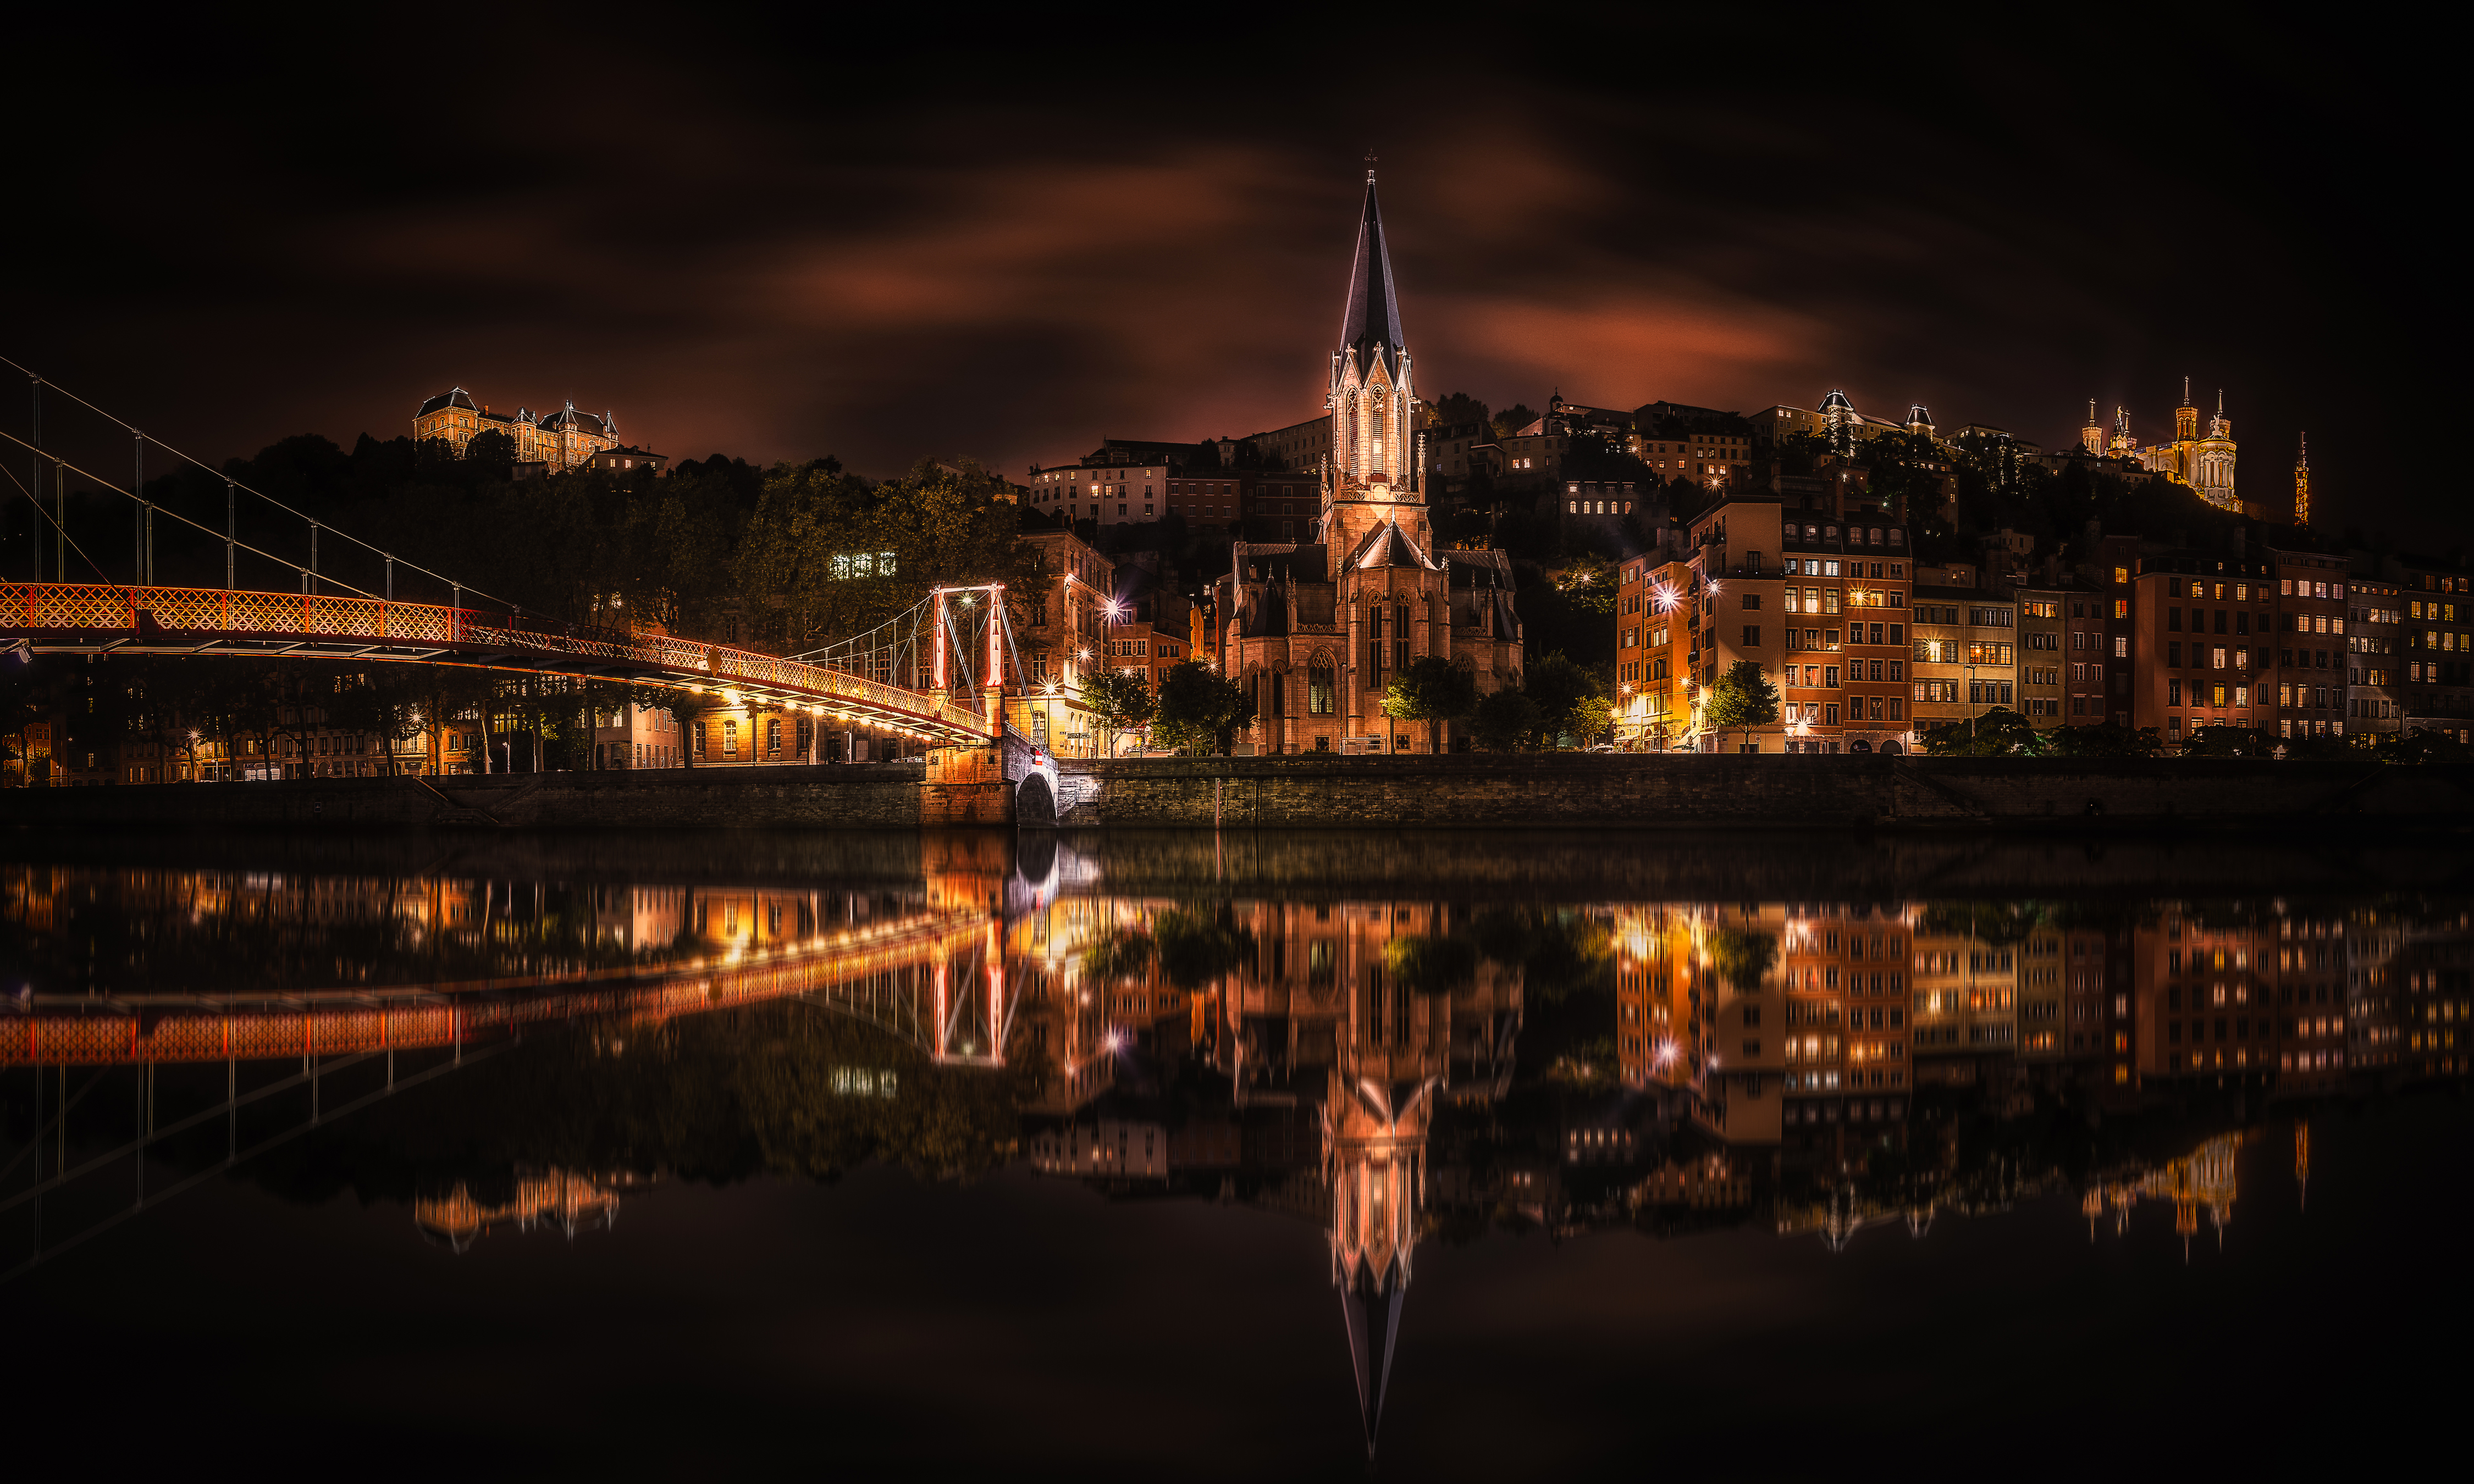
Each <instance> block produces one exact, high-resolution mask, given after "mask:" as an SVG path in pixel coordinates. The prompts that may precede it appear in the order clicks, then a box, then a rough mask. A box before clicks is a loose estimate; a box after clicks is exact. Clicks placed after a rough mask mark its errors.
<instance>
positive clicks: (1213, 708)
mask: <svg viewBox="0 0 2474 1484" xmlns="http://www.w3.org/2000/svg"><path fill="white" fill-rule="evenodd" d="M1253 721H1254V698H1253V697H1252V696H1250V695H1249V694H1248V693H1247V690H1246V687H1245V686H1243V685H1239V684H1236V683H1235V682H1231V681H1228V680H1225V679H1224V678H1222V676H1221V675H1220V673H1219V672H1218V671H1216V670H1214V669H1212V668H1211V667H1210V666H1209V665H1206V664H1204V663H1202V662H1201V660H1196V659H1189V660H1186V661H1185V662H1184V663H1183V664H1180V665H1178V666H1177V667H1176V668H1175V669H1173V670H1171V671H1169V672H1168V678H1167V679H1166V680H1164V681H1162V682H1160V692H1159V717H1158V720H1157V721H1155V722H1154V723H1153V724H1152V737H1153V738H1154V739H1156V740H1157V741H1159V742H1161V743H1163V744H1165V745H1166V746H1169V747H1173V748H1176V750H1177V751H1179V752H1182V753H1217V754H1226V753H1227V751H1228V749H1229V746H1230V744H1231V743H1232V742H1233V741H1234V740H1235V738H1236V735H1237V733H1238V732H1239V731H1241V730H1244V729H1245V728H1247V727H1249V726H1250V725H1252V724H1253Z"/></svg>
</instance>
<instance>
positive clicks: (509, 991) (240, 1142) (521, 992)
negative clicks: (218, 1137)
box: [0, 907, 1015, 1279]
mask: <svg viewBox="0 0 2474 1484" xmlns="http://www.w3.org/2000/svg"><path fill="white" fill-rule="evenodd" d="M782 1001H796V1002H799V1003H803V1004H810V1005H816V1006H820V1007H823V1008H826V1009H830V1010H834V1011H837V1012H839V1013H841V1014H844V1015H848V1016H851V1017H856V1018H859V1019H861V1020H864V1021H867V1022H869V1023H871V1024H873V1025H876V1026H877V1027H879V1028H880V1029H883V1030H885V1031H887V1032H890V1033H892V1034H894V1035H897V1036H900V1037H902V1038H903V1039H905V1040H907V1041H910V1042H911V1043H912V1044H914V1045H916V1046H918V1047H919V1048H920V1049H921V1050H922V1051H924V1052H926V1053H927V1054H928V1056H929V1058H930V1059H931V1060H932V1061H934V1062H935V1063H937V1064H939V1065H960V1066H980V1067H995V1066H1002V1065H1005V1064H1006V1057H1007V1049H1008V1047H1009V1045H1010V1043H1011V1040H1012V1036H1013V1032H1014V1021H1015V1006H1014V1003H1013V999H1012V997H1011V996H1009V995H1008V993H1007V982H1006V974H1005V962H1004V957H1003V941H1002V928H1001V925H1000V923H999V922H998V920H997V919H996V918H995V917H994V916H993V915H991V914H989V913H987V912H986V911H984V910H982V909H979V908H977V907H971V908H964V909H958V910H942V911H930V912H925V913H921V914H919V915H917V916H914V917H910V918H906V919H901V920H896V921H893V922H885V923H881V924H872V925H867V926H858V927H853V928H849V929H846V930H842V931H837V932H832V933H818V934H815V935H813V936H811V937H807V938H802V939H777V940H773V941H772V942H771V943H770V944H769V945H746V946H740V947H736V948H733V949H731V950H729V951H727V952H724V953H721V954H718V955H716V956H714V957H710V958H703V959H697V960H693V961H688V962H682V963H676V964H672V965H668V966H664V967H661V968H656V969H644V968H640V967H632V966H631V967H628V968H622V969H603V970H594V971H589V972H584V973H578V974H574V975H543V976H539V977H537V978H532V979H526V980H497V981H487V982H486V987H485V986H484V985H462V986H440V985H426V986H410V987H406V988H402V989H396V990H369V989H352V990H327V991H310V992H303V993H291V994H281V995H267V994H262V993H261V994H259V995H255V996H242V995H216V996H206V995H175V994H133V995H126V994H125V995H114V996H112V997H111V998H109V999H108V1000H103V1001H100V1002H98V1001H97V1000H95V999H94V998H92V997H89V996H85V995H65V994H60V995H36V996H33V998H32V1000H31V1002H30V1003H29V1004H28V1007H27V1013H26V1014H24V1015H22V1016H18V1017H12V1018H11V1019H9V1020H6V1021H0V1067H6V1068H14V1067H30V1068H31V1069H32V1071H33V1074H34V1080H33V1092H34V1100H33V1109H32V1112H33V1119H32V1128H33V1137H32V1139H31V1140H29V1141H28V1143H27V1144H26V1145H25V1146H24V1147H21V1148H18V1149H15V1150H13V1151H11V1152H10V1153H9V1155H8V1157H7V1158H6V1159H5V1160H0V1179H8V1178H11V1177H12V1176H13V1175H14V1174H15V1173H16V1171H17V1170H18V1169H19V1168H20V1167H21V1166H24V1167H25V1168H26V1169H27V1171H28V1174H29V1175H30V1177H31V1178H30V1179H29V1181H28V1183H27V1185H25V1186H23V1187H22V1188H18V1189H15V1190H12V1191H10V1192H9V1193H8V1194H7V1195H6V1196H5V1197H0V1216H6V1215H9V1214H10V1213H11V1212H13V1211H17V1210H19V1209H24V1210H25V1211H26V1212H27V1214H28V1216H29V1218H30V1221H31V1226H32V1232H31V1242H30V1244H29V1256H28V1257H26V1258H25V1259H24V1260H23V1261H22V1262H20V1263H18V1264H16V1265H15V1266H12V1267H8V1268H5V1269H0V1279H6V1278H10V1277H13V1276H15V1275H16V1274H18V1273H22V1272H25V1271H27V1270H28V1269H30V1268H31V1267H33V1266H34V1265H35V1264H36V1263H37V1262H40V1261H41V1260H42V1259H43V1258H45V1257H52V1256H57V1255H58V1254H59V1253H60V1252H61V1251H63V1250H64V1249H65V1248H67V1247H69V1246H73V1245H75V1244H77V1243H80V1242H83V1241H85V1240H86V1239H87V1238H89V1237H92V1236H94V1235H96V1234H98V1233H101V1232H104V1231H107V1230H109V1228H110V1227H112V1226H115V1225H117V1224H118V1223H120V1222H121V1221H124V1220H126V1219H128V1218H129V1217H130V1216H132V1215H134V1214H136V1213H137V1212H138V1211H140V1210H142V1209H145V1207H146V1205H147V1204H148V1202H149V1201H150V1200H152V1201H154V1202H156V1203H158V1204H159V1203H160V1202H161V1201H163V1200H164V1199H166V1198H168V1197H169V1196H171V1195H174V1194H177V1193H179V1192H180V1191H181V1190H183V1189H186V1188H187V1187H189V1186H190V1185H195V1184H196V1183H198V1182H199V1181H201V1180H204V1179H206V1178H208V1177H209V1176H210V1175H212V1174H214V1173H215V1172H217V1171H220V1170H222V1169H225V1168H229V1167H230V1166H231V1165H233V1164H236V1163H238V1162H240V1161H242V1160H245V1159H247V1158H249V1157H251V1156H252V1155H254V1154H256V1153H258V1152H260V1151H262V1150H265V1149H268V1148H271V1147H273V1146H274V1145H276V1144H279V1143H281V1142H283V1141H284V1140H286V1139H290V1138H293V1137H297V1136H299V1135H300V1134H302V1133H303V1132H305V1131H306V1130H308V1129H310V1128H314V1127H316V1126H317V1125H318V1124H320V1123H322V1122H326V1121H329V1120H331V1119H333V1118H336V1117H340V1116H343V1115H344V1114H347V1113H352V1112H353V1111H355V1110H357V1109H359V1108H360V1107H363V1106H365V1105H367V1104H368V1103H370V1102H373V1101H375V1100H376V1099H378V1098H382V1097H387V1096H392V1095H393V1094H394V1093H395V1092H397V1091H398V1090H400V1089H404V1088H409V1087H411V1086H414V1085H415V1084H417V1083H420V1082H423V1081H426V1080H429V1079H431V1078H434V1077H437V1076H441V1075H444V1074H446V1073H449V1072H450V1071H452V1070H453V1069H454V1068H456V1067H458V1066H461V1065H465V1064H466V1063H467V1062H468V1061H471V1060H473V1059H474V1058H475V1057H479V1056H488V1055H491V1054H494V1053H495V1052H496V1051H497V1050H498V1049H499V1048H501V1047H503V1046H505V1045H507V1044H510V1043H511V1041H512V1040H513V1038H514V1037H515V1036H516V1035H518V1034H521V1031H522V1030H523V1028H524V1027H526V1026H529V1025H539V1024H544V1023H553V1022H557V1021H563V1020H574V1019H579V1018H588V1017H589V1018H594V1019H616V1020H622V1021H627V1022H631V1023H636V1024H644V1023H653V1024H659V1023H660V1022H663V1021H666V1020H668V1019H671V1018H674V1017H682V1016H689V1015H696V1014H701V1013H704V1012H707V1011H714V1010H727V1009H734V1008H740V1007H745V1006H751V1005H760V1004H766V1003H775V1002H782ZM476 1041H480V1042H483V1044H481V1045H479V1046H477V1047H475V1046H474V1044H473V1043H474V1042H476ZM468 1048H470V1049H468ZM400 1054H408V1055H409V1056H410V1058H411V1061H410V1063H409V1064H408V1065H409V1068H410V1069H409V1072H408V1074H407V1075H399V1073H398V1058H399V1055H400ZM294 1057H298V1058H299V1059H300V1063H299V1065H300V1070H299V1071H298V1072H297V1073H287V1074H283V1075H279V1076H278V1077H276V1078H274V1079H273V1080H272V1081H259V1080H257V1079H258V1078H259V1077H261V1076H262V1075H263V1074H262V1071H260V1072H256V1073H254V1074H253V1076H252V1078H251V1079H249V1084H250V1085H245V1082H244V1078H243V1076H242V1073H241V1067H242V1065H244V1064H257V1065H260V1066H262V1064H264V1063H266V1062H269V1061H275V1060H278V1059H281V1060H282V1061H286V1062H288V1061H289V1060H290V1059H291V1058H294ZM216 1062H220V1063H223V1064H224V1076H223V1078H222V1079H221V1080H222V1082H223V1087H222V1089H221V1093H222V1096H221V1098H220V1100H219V1101H215V1102H212V1103H211V1104H210V1106H207V1107H205V1108H202V1109H197V1110H195V1111H193V1112H188V1113H185V1114H183V1115H182V1116H178V1117H175V1118H173V1119H171V1120H169V1121H158V1106H159V1099H158V1092H157V1088H156V1072H157V1069H158V1067H164V1068H173V1069H178V1068H181V1067H182V1066H183V1065H194V1064H211V1063H216ZM72 1068H82V1069H84V1070H85V1075H84V1077H83V1078H82V1079H79V1080H78V1081H77V1082H76V1084H75V1085H74V1086H73V1085H72V1078H71V1075H70V1073H71V1069H72ZM381 1068H382V1069H383V1081H382V1082H376V1080H375V1079H376V1077H377V1074H378V1072H379V1070H380V1069H381ZM188 1075H190V1076H191V1077H192V1080H194V1073H190V1074H188ZM208 1075H210V1076H211V1075H212V1074H211V1073H209V1074H208ZM107 1083H109V1084H111V1085H113V1086H116V1087H117V1088H118V1089H119V1091H118V1092H117V1093H113V1092H111V1091H110V1090H109V1088H108V1087H107ZM55 1084H56V1087H55ZM192 1090H193V1091H194V1090H196V1089H194V1088H193V1089H192ZM293 1094H305V1108H304V1109H302V1110H300V1112H299V1113H294V1114H290V1115H287V1117H286V1119H285V1121H283V1122H282V1124H281V1126H280V1127H279V1129H277V1130H276V1131H275V1132H273V1133H272V1134H268V1133H266V1132H265V1124H266V1121H267V1114H268V1113H271V1112H272V1113H279V1112H281V1111H282V1107H283V1106H289V1105H292V1104H294V1103H296V1102H298V1101H301V1099H297V1098H296V1097H294V1096H293ZM81 1108H84V1109H85V1112H84V1113H83V1114H81V1115H80V1117H79V1121H80V1122H81V1123H82V1124H83V1126H84V1129H85V1132H84V1133H83V1135H82V1136H81V1137H72V1133H73V1131H72V1128H71V1115H72V1114H78V1113H79V1110H80V1109H81ZM244 1113H247V1114H248V1115H249V1119H250V1121H251V1124H252V1128H251V1133H250V1137H249V1138H248V1139H247V1140H246V1141H245V1140H244V1139H243V1137H242V1123H243V1121H244ZM217 1124H221V1125H223V1130H222V1132H223V1135H224V1137H223V1143H224V1158H223V1161H222V1162H221V1163H219V1164H215V1165H212V1166H209V1167H208V1168H206V1169H204V1170H199V1171H195V1172H192V1173H190V1174H188V1175H185V1176H183V1177H182V1178H180V1179H179V1180H178V1181H176V1182H175V1183H174V1184H173V1185H171V1186H170V1187H169V1188H158V1189H157V1190H155V1191H153V1192H152V1193H151V1194H150V1192H149V1191H148V1188H147V1158H148V1155H149V1152H150V1151H151V1150H153V1149H155V1148H156V1147H157V1146H159V1145H162V1144H164V1143H166V1142H167V1141H172V1140H187V1141H191V1142H194V1140H196V1139H197V1138H198V1137H200V1136H202V1135H203V1136H205V1137H209V1138H210V1137H212V1133H211V1132H210V1131H211V1130H212V1129H213V1128H214V1126H215V1125H217ZM98 1144H101V1145H102V1146H103V1147H101V1148H97V1147H96V1145H98ZM115 1172H116V1173H115ZM116 1179H117V1180H126V1181H128V1182H129V1184H126V1185H118V1186H117V1187H116V1189H115V1188H114V1185H113V1183H114V1181H115V1180H116ZM107 1191H109V1192H111V1193H109V1194H104V1192H107ZM98 1196H100V1197H101V1204H100V1205H98V1201H97V1197H98ZM63 1204H65V1205H66V1206H68V1207H69V1208H71V1209H73V1210H74V1211H76V1212H77V1216H76V1217H73V1218H69V1219H66V1220H65V1221H64V1219H63V1218H62V1217H61V1216H59V1215H57V1214H53V1213H51V1212H50V1211H47V1207H50V1208H59V1207H61V1206H62V1205H63ZM63 1225H66V1226H67V1227H68V1229H69V1230H68V1231H67V1233H65V1234H62V1233H61V1230H60V1229H61V1227H62V1226H63Z"/></svg>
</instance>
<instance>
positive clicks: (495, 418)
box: [412, 387, 663, 474]
mask: <svg viewBox="0 0 2474 1484" xmlns="http://www.w3.org/2000/svg"><path fill="white" fill-rule="evenodd" d="M484 433H503V434H505V435H506V436H507V438H508V440H509V442H511V443H514V444H515V453H514V455H513V456H512V458H511V459H510V461H509V462H511V463H515V464H538V465H541V466H543V471H544V472H546V473H552V474H562V473H565V472H567V471H568V470H569V469H574V468H582V467H585V466H586V465H588V464H591V463H593V462H594V457H595V456H596V455H603V454H613V453H615V454H618V456H619V459H620V460H622V461H631V462H630V465H629V467H633V464H634V463H644V464H651V465H652V466H653V467H655V468H657V469H658V468H659V467H661V462H662V458H663V456H662V455H660V454H653V453H647V452H645V451H644V450H643V449H641V448H633V447H625V446H622V445H621V444H620V443H619V442H618V420H617V419H616V418H615V417H613V416H612V415H611V414H609V413H606V412H605V413H601V414H599V415H598V416H595V415H594V414H593V413H589V412H578V411H576V410H575V404H574V403H573V402H570V403H568V404H567V405H566V407H565V408H563V409H561V410H560V411H558V412H554V413H548V414H546V415H544V414H536V413H535V412H533V410H532V409H531V408H529V407H519V408H517V409H516V410H515V411H514V412H512V413H505V412H497V411H494V410H492V408H491V406H490V404H489V403H487V402H476V401H474V400H473V394H471V393H470V392H467V391H465V390H464V389H463V388H462V387H452V388H449V390H447V391H445V392H441V393H439V394H438V395H436V396H433V397H431V398H430V399H429V400H427V401H425V402H424V403H422V404H421V411H419V412H417V413H415V414H413V416H412V437H413V442H415V443H445V444H446V445H447V446H448V447H449V448H450V449H452V450H454V453H455V456H456V457H457V458H459V459H460V458H462V457H464V451H465V449H466V448H467V447H469V446H470V445H471V444H472V442H473V440H474V439H475V438H478V437H480V436H481V435H482V434H484ZM603 462H604V463H605V464H607V465H609V466H610V467H617V464H616V463H614V462H613V461H609V460H604V461H603Z"/></svg>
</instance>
